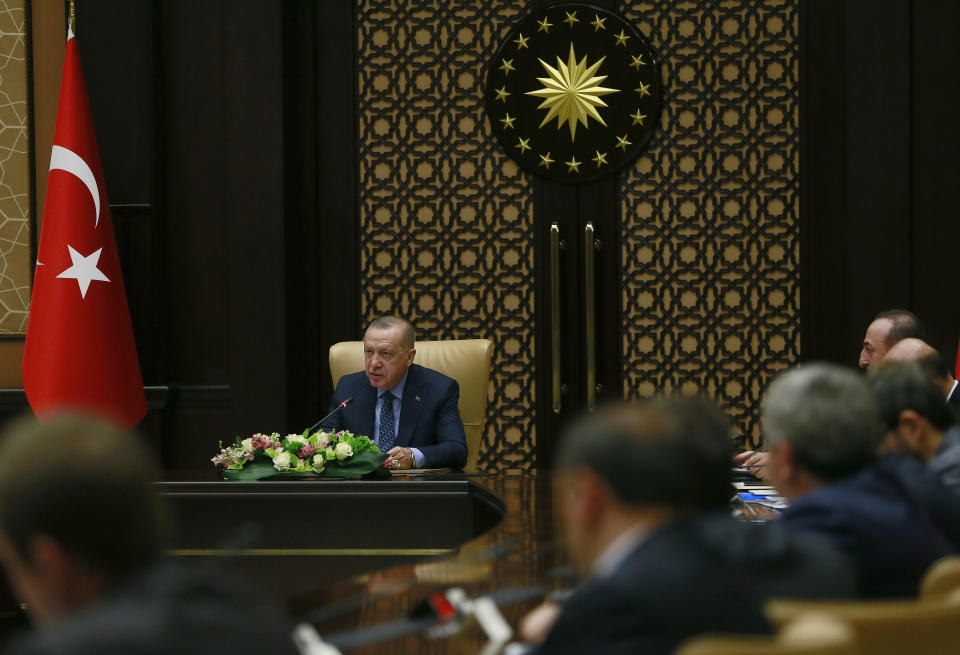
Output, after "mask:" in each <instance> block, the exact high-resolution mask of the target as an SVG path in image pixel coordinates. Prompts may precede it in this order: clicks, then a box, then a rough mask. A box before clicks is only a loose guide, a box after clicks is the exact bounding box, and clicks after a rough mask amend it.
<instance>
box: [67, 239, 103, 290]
mask: <svg viewBox="0 0 960 655" xmlns="http://www.w3.org/2000/svg"><path fill="white" fill-rule="evenodd" d="M67 250H68V251H70V261H71V262H73V266H71V267H70V268H68V269H67V270H65V271H64V272H63V273H61V274H60V275H58V276H57V277H58V278H70V279H74V280H76V281H77V284H78V285H79V286H80V297H81V298H86V297H87V289H88V288H89V287H90V282H91V281H93V280H98V281H100V282H109V281H110V278H108V277H107V276H106V275H104V274H103V271H101V270H100V269H99V268H97V263H98V262H99V261H100V253H101V252H102V251H103V248H97V249H96V251H94V252H93V253H91V254H89V255H87V256H86V257H84V256H83V255H81V254H80V253H78V252H77V251H76V250H74V249H73V246H67Z"/></svg>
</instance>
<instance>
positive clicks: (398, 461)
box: [384, 446, 413, 469]
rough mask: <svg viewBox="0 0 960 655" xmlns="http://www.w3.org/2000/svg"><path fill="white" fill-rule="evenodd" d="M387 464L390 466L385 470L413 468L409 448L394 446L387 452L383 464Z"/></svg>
mask: <svg viewBox="0 0 960 655" xmlns="http://www.w3.org/2000/svg"><path fill="white" fill-rule="evenodd" d="M387 463H389V464H390V465H389V466H387V467H386V468H391V469H412V468H413V453H412V452H411V451H410V449H409V448H404V447H403V446H394V447H393V448H391V449H390V450H389V451H387V460H386V462H384V464H387Z"/></svg>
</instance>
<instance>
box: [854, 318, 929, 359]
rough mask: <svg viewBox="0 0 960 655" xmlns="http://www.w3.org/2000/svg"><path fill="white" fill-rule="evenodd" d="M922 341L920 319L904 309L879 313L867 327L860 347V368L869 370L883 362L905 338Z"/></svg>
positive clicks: (922, 333) (922, 334)
mask: <svg viewBox="0 0 960 655" xmlns="http://www.w3.org/2000/svg"><path fill="white" fill-rule="evenodd" d="M911 337H912V338H916V339H923V338H924V332H923V325H922V324H921V323H920V319H919V318H918V317H917V315H916V314H914V313H913V312H911V311H907V310H906V309H888V310H886V311H883V312H880V313H879V314H877V315H876V317H875V318H874V319H873V322H871V323H870V325H868V326H867V332H866V334H865V335H864V336H863V344H861V346H860V361H859V364H860V368H862V369H869V368H870V367H871V366H873V365H874V364H879V363H880V362H882V361H883V358H884V357H885V356H886V354H887V351H888V350H890V347H891V346H893V344H895V343H897V342H898V341H900V340H901V339H907V338H911Z"/></svg>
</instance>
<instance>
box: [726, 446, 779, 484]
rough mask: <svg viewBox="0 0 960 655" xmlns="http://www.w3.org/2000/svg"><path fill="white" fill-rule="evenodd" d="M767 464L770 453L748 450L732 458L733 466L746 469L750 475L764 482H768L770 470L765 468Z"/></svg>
mask: <svg viewBox="0 0 960 655" xmlns="http://www.w3.org/2000/svg"><path fill="white" fill-rule="evenodd" d="M769 463H770V453H763V452H758V451H755V450H748V451H746V452H743V453H740V454H738V455H734V457H733V464H734V466H739V467H741V468H745V469H747V470H748V471H750V473H751V474H753V475H754V476H755V477H758V478H760V479H761V480H763V481H764V482H770V473H769V470H770V469H769V467H768V466H767V464H769Z"/></svg>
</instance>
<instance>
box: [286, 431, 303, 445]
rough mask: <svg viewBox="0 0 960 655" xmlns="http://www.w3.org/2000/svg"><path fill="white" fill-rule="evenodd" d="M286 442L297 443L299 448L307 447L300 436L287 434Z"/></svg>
mask: <svg viewBox="0 0 960 655" xmlns="http://www.w3.org/2000/svg"><path fill="white" fill-rule="evenodd" d="M287 441H289V442H290V443H298V444H300V445H301V446H305V445H307V440H306V439H304V438H303V435H302V434H288V435H287Z"/></svg>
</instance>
